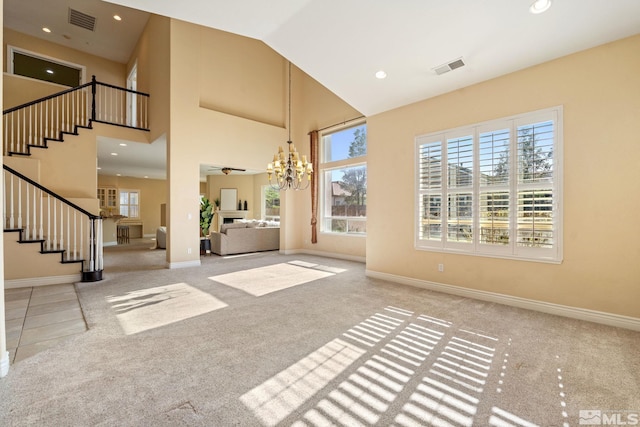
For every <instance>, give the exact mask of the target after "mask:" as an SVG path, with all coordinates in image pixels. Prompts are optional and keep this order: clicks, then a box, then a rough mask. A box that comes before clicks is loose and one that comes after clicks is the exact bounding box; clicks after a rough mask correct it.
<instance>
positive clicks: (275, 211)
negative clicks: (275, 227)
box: [262, 185, 280, 221]
mask: <svg viewBox="0 0 640 427" xmlns="http://www.w3.org/2000/svg"><path fill="white" fill-rule="evenodd" d="M262 219H263V220H265V221H280V191H278V190H276V189H274V188H272V187H271V186H270V185H263V186H262Z"/></svg>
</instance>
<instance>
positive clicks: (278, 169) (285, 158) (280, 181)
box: [267, 62, 313, 190]
mask: <svg viewBox="0 0 640 427" xmlns="http://www.w3.org/2000/svg"><path fill="white" fill-rule="evenodd" d="M287 127H288V129H289V140H288V141H287V145H288V148H287V149H286V150H284V149H283V148H282V146H280V147H278V152H277V153H276V154H274V155H273V162H272V163H269V164H267V175H268V176H269V184H271V186H272V187H273V188H275V189H278V190H289V189H293V190H304V189H306V188H307V187H309V183H310V182H311V175H312V173H313V166H312V165H311V162H307V156H305V155H303V156H302V157H300V155H299V154H298V151H296V147H295V145H293V142H292V141H291V62H289V123H288V124H287ZM274 176H275V182H274V181H273V180H272V178H274ZM305 178H306V179H305Z"/></svg>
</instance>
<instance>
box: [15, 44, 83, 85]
mask: <svg viewBox="0 0 640 427" xmlns="http://www.w3.org/2000/svg"><path fill="white" fill-rule="evenodd" d="M15 53H19V54H21V55H25V56H30V57H32V58H36V59H41V60H43V61H47V62H53V63H55V64H59V65H62V66H65V67H68V68H74V69H77V70H79V71H80V82H79V85H82V84H83V83H85V82H86V81H87V67H86V66H84V65H80V64H75V63H73V62H69V61H64V60H62V59H58V58H54V57H52V56H48V55H43V54H41V53H37V52H33V51H30V50H27V49H23V48H20V47H16V46H12V45H7V73H9V74H11V75H13V76H18V77H21V78H23V79H30V80H37V81H39V82H45V83H49V84H53V85H58V86H62V87H66V88H68V87H72V86H67V85H64V84H61V83H56V82H51V81H47V80H40V79H36V78H33V77H28V76H23V75H22V74H16V73H15V70H14V67H13V57H14V54H15Z"/></svg>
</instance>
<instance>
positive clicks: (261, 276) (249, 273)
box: [209, 263, 335, 297]
mask: <svg viewBox="0 0 640 427" xmlns="http://www.w3.org/2000/svg"><path fill="white" fill-rule="evenodd" d="M334 274H335V273H332V272H328V271H322V270H318V269H315V268H308V267H302V266H299V265H292V264H291V263H282V264H275V265H269V266H267V267H260V268H252V269H250V270H241V271H236V272H235V273H229V274H221V275H219V276H212V277H209V279H211V280H214V281H216V282H218V283H222V284H223V285H227V286H231V287H232V288H236V289H240V290H242V291H245V292H247V293H248V294H251V295H253V296H256V297H259V296H262V295H266V294H270V293H271V292H277V291H281V290H283V289H287V288H291V287H293V286H298V285H302V284H304V283H309V282H313V281H314V280H319V279H323V278H325V277H329V276H333V275H334Z"/></svg>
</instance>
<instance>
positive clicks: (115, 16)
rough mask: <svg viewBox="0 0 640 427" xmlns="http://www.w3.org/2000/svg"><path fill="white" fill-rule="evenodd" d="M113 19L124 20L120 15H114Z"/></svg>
mask: <svg viewBox="0 0 640 427" xmlns="http://www.w3.org/2000/svg"><path fill="white" fill-rule="evenodd" d="M113 19H115V20H116V21H122V18H120V15H113Z"/></svg>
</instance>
